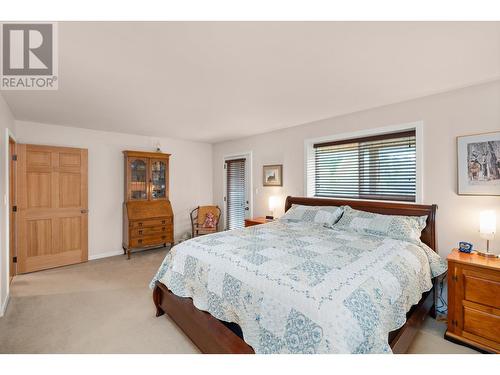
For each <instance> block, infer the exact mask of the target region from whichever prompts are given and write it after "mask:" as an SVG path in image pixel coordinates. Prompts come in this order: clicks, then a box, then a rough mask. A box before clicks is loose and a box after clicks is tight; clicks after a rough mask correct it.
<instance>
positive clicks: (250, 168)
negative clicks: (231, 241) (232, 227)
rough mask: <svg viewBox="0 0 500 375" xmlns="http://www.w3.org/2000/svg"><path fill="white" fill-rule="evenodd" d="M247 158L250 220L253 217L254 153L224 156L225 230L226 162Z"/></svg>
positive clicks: (225, 224)
mask: <svg viewBox="0 0 500 375" xmlns="http://www.w3.org/2000/svg"><path fill="white" fill-rule="evenodd" d="M241 158H245V159H246V163H245V175H246V176H245V178H247V179H248V180H247V187H248V208H249V210H248V215H249V218H252V217H253V155H252V151H244V152H239V153H235V154H230V155H224V156H223V157H222V202H223V215H222V217H223V218H224V229H226V228H227V215H226V213H227V201H226V199H224V198H225V197H226V187H227V174H226V169H225V165H226V161H227V160H233V159H241Z"/></svg>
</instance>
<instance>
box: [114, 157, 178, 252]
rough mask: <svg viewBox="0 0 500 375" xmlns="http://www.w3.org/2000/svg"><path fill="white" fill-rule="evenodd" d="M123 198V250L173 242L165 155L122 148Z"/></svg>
mask: <svg viewBox="0 0 500 375" xmlns="http://www.w3.org/2000/svg"><path fill="white" fill-rule="evenodd" d="M123 154H124V159H125V202H124V203H123V251H124V253H126V254H127V257H128V259H130V252H131V251H132V250H144V249H148V248H155V247H160V246H166V245H167V244H168V243H169V244H170V245H171V246H173V244H174V214H173V212H172V206H171V204H170V201H169V199H168V193H169V190H168V180H169V157H170V154H162V153H159V152H142V151H123Z"/></svg>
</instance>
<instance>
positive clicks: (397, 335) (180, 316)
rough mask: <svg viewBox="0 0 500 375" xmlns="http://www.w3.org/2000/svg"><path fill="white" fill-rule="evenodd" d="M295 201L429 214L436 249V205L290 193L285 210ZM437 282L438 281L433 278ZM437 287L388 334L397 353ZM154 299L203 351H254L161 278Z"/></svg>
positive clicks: (431, 305) (428, 309)
mask: <svg viewBox="0 0 500 375" xmlns="http://www.w3.org/2000/svg"><path fill="white" fill-rule="evenodd" d="M292 204H301V205H308V206H342V205H349V206H351V207H352V208H354V209H358V210H363V211H369V212H375V213H380V214H387V215H406V216H424V215H427V226H426V227H425V229H424V230H423V231H422V236H421V240H422V241H423V242H424V243H426V244H427V245H428V246H430V247H431V248H432V249H433V250H435V249H436V225H435V219H436V210H437V206H436V205H429V206H427V205H417V204H404V203H386V202H367V201H348V200H338V199H322V198H298V197H287V199H286V203H285V211H287V210H288V209H289V208H290V207H291V206H292ZM435 285H436V281H435V280H434V286H435ZM434 291H435V287H433V288H432V289H431V290H430V291H429V292H427V293H424V294H423V296H422V299H421V300H420V301H419V302H418V304H416V305H414V306H413V307H412V308H411V310H410V311H409V312H408V314H407V322H406V324H405V325H404V326H403V327H401V328H400V329H398V330H397V331H394V332H391V333H390V334H389V337H388V340H389V344H390V346H391V348H392V351H393V352H394V353H405V352H406V351H407V350H408V347H409V346H410V344H411V342H412V341H413V338H414V337H415V335H416V333H417V331H418V329H419V327H420V325H421V324H422V322H423V321H424V319H425V317H426V316H427V315H428V314H429V313H431V314H432V315H434V309H435V303H436V295H435V292H434ZM153 301H154V304H155V306H156V316H161V315H163V314H164V313H165V312H166V313H167V314H168V315H169V316H170V317H171V318H172V319H173V320H174V322H176V323H177V325H178V326H179V327H180V328H181V329H182V330H183V331H184V333H186V334H187V335H188V337H189V338H190V339H191V340H192V341H193V342H194V343H195V344H196V346H197V347H198V348H199V349H200V350H201V351H202V352H203V353H221V354H229V353H235V354H247V353H254V351H253V349H252V348H251V347H250V346H249V345H248V344H246V343H245V342H244V341H243V340H242V339H241V338H240V337H239V335H238V334H236V333H235V331H236V330H237V329H235V327H234V326H233V325H231V324H227V323H223V322H221V321H219V320H217V319H216V318H214V317H213V316H212V315H210V314H209V313H207V312H204V311H200V310H198V309H197V308H196V307H194V305H193V302H192V300H191V298H183V297H178V296H176V295H174V294H173V293H172V292H171V291H170V290H169V289H168V288H167V287H166V286H165V285H164V284H162V283H161V282H159V281H157V282H156V285H155V288H154V290H153ZM236 328H237V327H236Z"/></svg>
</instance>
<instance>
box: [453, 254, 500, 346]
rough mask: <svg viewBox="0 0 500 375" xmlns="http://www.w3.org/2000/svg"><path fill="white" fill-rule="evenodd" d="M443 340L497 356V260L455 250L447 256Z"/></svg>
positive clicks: (499, 276) (499, 316) (499, 270)
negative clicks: (446, 324) (446, 299)
mask: <svg viewBox="0 0 500 375" xmlns="http://www.w3.org/2000/svg"><path fill="white" fill-rule="evenodd" d="M445 338H446V339H448V340H450V341H454V342H459V343H462V344H465V345H467V346H471V347H474V348H476V349H478V350H481V351H485V352H490V353H500V258H484V257H481V256H479V255H477V254H474V253H472V254H466V253H461V252H459V251H458V250H457V249H453V251H452V253H451V254H450V255H449V256H448V330H447V331H446V333H445Z"/></svg>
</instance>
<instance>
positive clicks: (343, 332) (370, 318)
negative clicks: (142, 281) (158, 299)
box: [151, 220, 446, 353]
mask: <svg viewBox="0 0 500 375" xmlns="http://www.w3.org/2000/svg"><path fill="white" fill-rule="evenodd" d="M445 270H446V263H445V262H444V261H443V260H442V259H441V258H440V257H439V256H438V255H437V254H436V253H435V252H433V251H432V250H431V249H430V248H428V247H427V246H426V245H424V244H423V243H414V242H405V241H402V240H396V239H391V238H388V237H383V236H377V235H370V234H361V233H357V232H354V231H348V230H345V229H343V230H339V229H335V227H333V229H332V228H326V227H324V226H323V225H321V224H318V223H305V222H299V223H293V222H286V221H283V220H282V221H275V222H272V223H269V224H264V225H258V226H253V227H250V228H245V229H238V230H232V231H227V232H220V233H215V234H211V235H207V236H203V237H198V238H195V239H192V240H189V241H186V242H183V243H181V244H179V245H177V246H175V247H174V248H173V249H172V250H171V251H170V252H169V253H168V254H167V256H166V257H165V260H164V261H163V263H162V265H161V267H160V269H159V270H158V273H157V274H156V276H155V277H154V279H153V280H152V282H151V287H153V286H154V283H155V281H157V280H159V281H160V282H162V283H163V284H165V285H166V286H167V287H168V288H169V289H170V290H171V291H172V292H173V293H174V294H176V295H178V296H181V297H191V298H192V299H193V303H194V305H195V306H196V307H197V308H198V309H200V310H204V311H208V312H209V313H210V314H211V315H213V316H214V317H216V318H217V319H220V320H223V321H226V322H234V323H237V324H238V325H239V326H240V327H241V329H242V332H243V336H244V340H245V341H246V342H247V343H248V344H249V345H250V346H251V347H252V348H253V349H254V351H255V352H256V353H390V352H391V348H390V346H389V344H388V334H389V332H391V331H394V330H396V329H398V328H400V327H401V326H402V325H403V324H404V323H405V321H406V313H407V312H408V311H409V309H410V307H411V306H412V305H414V304H416V303H418V301H419V300H420V298H421V297H422V293H424V292H426V291H428V290H430V289H431V287H432V281H431V278H432V277H435V276H437V275H439V274H441V273H443V272H444V271H445Z"/></svg>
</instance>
